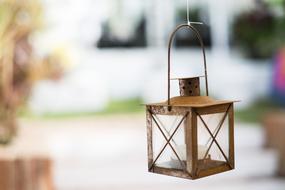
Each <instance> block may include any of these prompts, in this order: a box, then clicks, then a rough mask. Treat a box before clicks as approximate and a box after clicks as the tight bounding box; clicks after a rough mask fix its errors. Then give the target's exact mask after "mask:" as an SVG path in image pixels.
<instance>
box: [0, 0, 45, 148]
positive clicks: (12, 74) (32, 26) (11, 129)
mask: <svg viewBox="0 0 285 190" xmlns="http://www.w3.org/2000/svg"><path fill="white" fill-rule="evenodd" d="M41 21H42V7H41V4H40V1H39V0H0V143H2V144H3V143H7V142H9V141H10V139H11V138H12V137H13V136H14V135H15V134H16V126H17V125H16V122H15V115H16V112H17V109H18V108H19V106H20V105H22V104H23V103H24V102H25V100H26V99H27V97H28V95H29V92H30V89H31V87H32V84H33V82H34V80H36V79H39V78H40V76H38V72H37V70H36V69H39V68H40V67H41V65H43V64H46V65H49V61H48V59H47V58H46V59H45V60H40V59H39V58H37V57H36V56H35V55H34V53H33V52H34V51H33V47H32V45H31V43H30V42H29V40H30V37H31V35H32V34H33V33H34V32H35V31H36V30H37V29H39V28H40V27H41V25H42V23H41ZM35 73H36V74H35Z"/></svg>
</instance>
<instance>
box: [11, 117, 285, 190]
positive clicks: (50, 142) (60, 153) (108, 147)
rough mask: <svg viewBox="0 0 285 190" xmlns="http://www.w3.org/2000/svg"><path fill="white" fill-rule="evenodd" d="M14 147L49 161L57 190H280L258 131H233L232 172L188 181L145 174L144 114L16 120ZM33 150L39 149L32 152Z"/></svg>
mask: <svg viewBox="0 0 285 190" xmlns="http://www.w3.org/2000/svg"><path fill="white" fill-rule="evenodd" d="M20 123H21V130H20V133H19V138H18V140H17V142H15V145H14V146H16V144H20V145H21V146H27V147H29V148H28V149H30V150H31V151H33V152H37V151H38V152H42V153H45V152H46V153H48V154H49V155H50V156H51V157H52V158H53V159H54V178H55V184H56V187H57V190H94V189H99V190H110V189H116V190H128V189H130V190H134V189H135V190H151V189H155V190H159V189H161V190H162V189H163V190H168V189H169V190H170V189H171V190H173V189H175V190H184V189H193V190H194V189H195V190H200V189H201V190H208V189H209V190H210V189H211V190H215V189H219V190H227V189H236V190H247V189H248V190H249V189H250V190H255V189H256V190H284V189H285V180H284V179H280V178H275V177H274V171H275V164H276V157H275V154H274V152H273V151H268V150H264V149H262V143H263V134H262V130H261V128H260V127H258V126H249V125H245V124H237V126H236V170H234V171H231V172H226V173H223V174H219V175H216V176H212V177H208V178H205V179H201V180H197V181H190V180H184V179H178V178H173V177H166V176H161V175H156V174H151V173H148V172H147V167H146V131H145V121H144V116H143V115H126V116H112V117H111V116H108V117H98V118H80V119H66V120H45V121H43V120H21V121H20ZM35 147H38V148H35Z"/></svg>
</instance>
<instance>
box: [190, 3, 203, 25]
mask: <svg viewBox="0 0 285 190" xmlns="http://www.w3.org/2000/svg"><path fill="white" fill-rule="evenodd" d="M189 9H190V8H189V0H187V25H189V26H190V25H192V24H204V23H202V22H191V21H190V12H189V11H190V10H189Z"/></svg>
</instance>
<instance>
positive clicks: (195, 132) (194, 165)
mask: <svg viewBox="0 0 285 190" xmlns="http://www.w3.org/2000/svg"><path fill="white" fill-rule="evenodd" d="M191 129H192V134H191V135H192V136H191V138H192V142H191V145H192V147H191V148H192V171H191V175H192V177H193V178H195V177H196V176H197V170H198V162H197V161H198V137H197V136H198V129H197V114H196V113H195V111H194V110H192V118H191Z"/></svg>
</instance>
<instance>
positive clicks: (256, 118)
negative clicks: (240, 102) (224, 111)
mask: <svg viewBox="0 0 285 190" xmlns="http://www.w3.org/2000/svg"><path fill="white" fill-rule="evenodd" d="M278 109H280V107H279V106H278V105H277V104H276V103H274V102H272V101H270V100H259V101H257V102H256V103H255V104H253V105H252V106H250V107H248V108H246V109H242V110H238V111H236V112H235V116H236V119H237V120H238V121H241V122H246V123H260V122H262V119H263V117H264V115H266V114H267V113H270V112H273V111H276V110H278Z"/></svg>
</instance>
